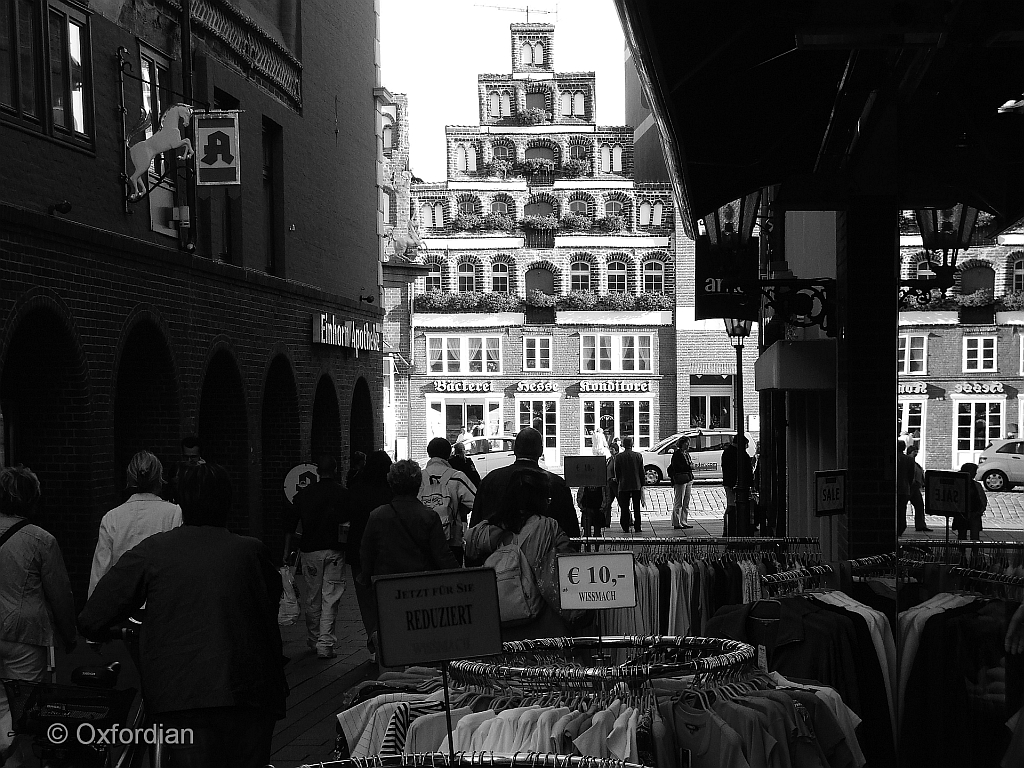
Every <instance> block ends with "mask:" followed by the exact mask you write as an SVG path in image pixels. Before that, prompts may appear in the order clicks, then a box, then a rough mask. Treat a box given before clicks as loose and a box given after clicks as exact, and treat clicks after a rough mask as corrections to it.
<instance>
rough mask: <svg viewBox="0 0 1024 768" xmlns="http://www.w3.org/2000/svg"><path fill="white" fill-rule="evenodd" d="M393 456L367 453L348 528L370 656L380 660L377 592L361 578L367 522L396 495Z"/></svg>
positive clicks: (354, 491) (353, 493)
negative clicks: (375, 633)
mask: <svg viewBox="0 0 1024 768" xmlns="http://www.w3.org/2000/svg"><path fill="white" fill-rule="evenodd" d="M391 465H392V462H391V457H390V456H388V454H387V452H386V451H374V452H373V453H371V454H370V455H369V456H367V457H366V466H365V467H363V471H362V472H360V473H359V476H358V477H357V478H356V479H355V481H354V482H353V483H352V487H351V488H349V494H350V496H351V511H352V515H351V517H352V524H351V527H350V528H349V532H348V545H347V547H346V557H347V558H348V562H349V565H350V566H351V567H352V581H353V582H354V584H355V590H356V601H357V602H358V603H359V617H360V618H361V619H362V621H363V629H365V630H366V649H367V651H369V653H370V660H371V661H376V660H377V648H376V646H374V644H373V638H372V635H373V628H374V626H375V621H374V610H375V606H374V603H373V593H372V592H371V590H370V587H369V586H368V585H367V584H364V583H363V580H362V579H361V578H360V577H361V575H362V572H363V565H362V560H361V559H360V558H361V553H360V549H361V548H362V544H363V535H364V533H365V531H366V524H367V523H368V522H369V520H370V513H371V512H373V510H375V509H376V508H377V507H380V506H383V505H384V504H387V503H389V502H390V501H391V500H392V499H393V498H394V496H395V494H394V492H393V491H392V490H391V486H390V485H389V484H388V472H389V471H390V470H391Z"/></svg>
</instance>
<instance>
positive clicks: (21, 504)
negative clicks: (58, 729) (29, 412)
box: [0, 464, 77, 768]
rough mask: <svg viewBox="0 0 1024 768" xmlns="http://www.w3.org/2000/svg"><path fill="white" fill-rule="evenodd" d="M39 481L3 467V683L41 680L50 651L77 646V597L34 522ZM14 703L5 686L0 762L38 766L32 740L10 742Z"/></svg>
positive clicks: (53, 544)
mask: <svg viewBox="0 0 1024 768" xmlns="http://www.w3.org/2000/svg"><path fill="white" fill-rule="evenodd" d="M40 496H41V493H40V484H39V478H38V477H36V475H35V473H34V472H32V470H30V469H28V468H26V467H23V466H21V465H20V464H19V465H18V466H16V467H5V468H3V469H0V679H4V678H7V679H11V680H28V681H32V682H38V681H40V680H42V679H43V674H44V673H45V671H46V660H47V648H48V647H50V646H52V645H54V644H55V643H54V640H55V638H57V637H59V638H60V640H61V642H62V644H63V646H64V649H65V650H66V651H67V652H68V653H71V651H72V650H74V648H75V645H76V634H77V633H76V630H75V598H74V595H72V593H71V581H70V580H69V579H68V572H67V568H66V567H65V566H64V558H63V556H62V555H61V551H60V547H59V546H58V545H57V540H56V539H55V538H54V537H53V536H51V535H50V534H49V533H47V532H46V531H44V530H43V529H42V528H40V527H39V526H37V525H32V523H31V522H30V518H31V517H32V516H33V515H34V514H35V511H36V507H37V506H38V504H39V499H40ZM12 731H13V727H12V721H11V710H10V705H9V703H8V701H7V697H6V695H4V693H3V688H2V687H0V764H2V763H3V760H4V758H5V757H6V759H7V766H8V768H14V767H15V766H21V765H27V764H30V761H31V764H32V765H34V764H35V762H34V761H33V760H32V758H31V738H29V739H28V740H26V738H25V737H16V738H14V739H12V738H11V734H12Z"/></svg>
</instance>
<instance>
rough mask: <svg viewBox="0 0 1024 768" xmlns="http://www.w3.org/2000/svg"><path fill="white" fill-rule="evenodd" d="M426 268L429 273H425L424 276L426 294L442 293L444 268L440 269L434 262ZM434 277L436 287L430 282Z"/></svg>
mask: <svg viewBox="0 0 1024 768" xmlns="http://www.w3.org/2000/svg"><path fill="white" fill-rule="evenodd" d="M435 267H436V269H435ZM427 268H428V270H429V271H428V272H427V274H426V276H425V278H424V279H425V280H426V291H427V293H429V292H430V291H443V290H444V267H442V266H441V265H440V264H438V263H436V262H435V263H433V264H428V265H427ZM434 275H437V285H436V287H435V286H434V285H433V284H432V283H431V280H432V278H433V277H434Z"/></svg>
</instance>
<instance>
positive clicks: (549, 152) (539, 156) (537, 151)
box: [526, 147, 555, 161]
mask: <svg viewBox="0 0 1024 768" xmlns="http://www.w3.org/2000/svg"><path fill="white" fill-rule="evenodd" d="M526 159H527V160H552V161H553V160H554V159H555V150H553V149H552V148H551V147H529V148H527V150H526Z"/></svg>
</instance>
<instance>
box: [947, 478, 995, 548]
mask: <svg viewBox="0 0 1024 768" xmlns="http://www.w3.org/2000/svg"><path fill="white" fill-rule="evenodd" d="M960 471H961V472H965V473H967V476H968V477H969V478H970V479H969V480H968V481H967V510H966V512H965V514H963V515H954V516H953V520H952V525H953V528H954V529H955V530H956V535H957V538H959V539H966V538H970V539H971V541H978V540H979V539H980V538H981V530H982V525H981V522H982V521H981V518H982V517H983V516H984V514H985V510H986V509H987V508H988V497H987V496H986V495H985V486H983V485H982V484H981V483H979V482H978V481H977V480H975V479H974V476H975V475H976V474H977V473H978V465H977V464H973V463H970V462H968V463H967V464H963V465H961V467H960Z"/></svg>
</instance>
